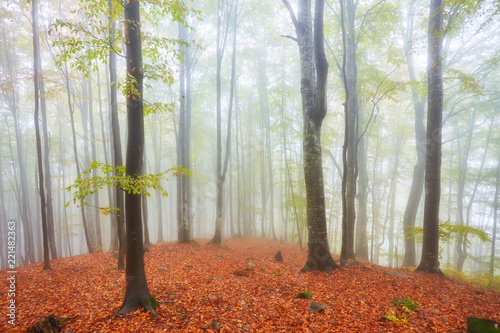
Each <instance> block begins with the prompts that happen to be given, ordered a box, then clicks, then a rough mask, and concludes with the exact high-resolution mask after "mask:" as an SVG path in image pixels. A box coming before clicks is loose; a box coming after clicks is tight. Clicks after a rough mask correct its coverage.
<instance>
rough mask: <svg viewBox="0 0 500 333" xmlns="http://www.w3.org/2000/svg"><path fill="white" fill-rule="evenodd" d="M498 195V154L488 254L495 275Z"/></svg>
mask: <svg viewBox="0 0 500 333" xmlns="http://www.w3.org/2000/svg"><path fill="white" fill-rule="evenodd" d="M499 195H500V154H499V155H498V160H497V175H496V181H495V198H494V199H493V232H492V234H491V256H490V274H491V276H495V274H494V273H495V251H496V238H497V223H498V205H499V201H500V200H499Z"/></svg>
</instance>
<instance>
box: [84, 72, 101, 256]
mask: <svg viewBox="0 0 500 333" xmlns="http://www.w3.org/2000/svg"><path fill="white" fill-rule="evenodd" d="M97 75H99V73H98V74H97ZM87 84H88V97H89V98H88V104H89V131H90V153H91V156H92V161H97V151H96V145H95V143H96V141H97V140H96V135H95V128H94V103H93V97H92V78H91V76H90V74H89V79H88V80H87ZM103 140H104V138H103ZM92 177H97V169H93V170H92ZM92 202H94V207H93V209H92V215H91V216H92V217H93V220H94V221H93V223H94V224H95V234H94V235H93V237H95V242H96V250H97V251H98V252H102V251H103V248H102V235H101V214H99V210H98V209H97V207H99V191H97V192H95V193H94V194H93V198H92Z"/></svg>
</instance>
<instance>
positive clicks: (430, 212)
mask: <svg viewBox="0 0 500 333" xmlns="http://www.w3.org/2000/svg"><path fill="white" fill-rule="evenodd" d="M443 35H444V34H443V0H431V2H430V10H429V26H428V36H427V42H428V45H429V46H428V51H427V89H428V97H427V105H428V106H427V108H428V114H427V144H426V157H425V158H426V165H425V204H424V231H423V232H424V235H423V236H424V239H423V245H422V259H421V261H420V264H419V265H418V267H417V269H416V270H417V271H423V272H426V273H436V274H438V275H443V273H442V272H441V269H440V268H439V202H440V198H441V155H442V147H441V146H442V130H443V68H442V50H443Z"/></svg>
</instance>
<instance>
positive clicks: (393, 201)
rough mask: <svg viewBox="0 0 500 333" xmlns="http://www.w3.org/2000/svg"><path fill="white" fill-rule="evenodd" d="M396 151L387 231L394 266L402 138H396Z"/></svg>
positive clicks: (391, 264)
mask: <svg viewBox="0 0 500 333" xmlns="http://www.w3.org/2000/svg"><path fill="white" fill-rule="evenodd" d="M395 149H396V150H395V152H394V167H393V169H392V171H391V172H392V177H391V190H390V193H391V195H390V198H389V216H388V218H389V231H388V232H387V238H388V241H389V267H394V265H393V260H394V252H393V250H394V218H395V216H394V210H395V208H396V190H397V184H398V172H399V170H398V169H399V153H400V152H401V138H400V137H398V138H396V147H395Z"/></svg>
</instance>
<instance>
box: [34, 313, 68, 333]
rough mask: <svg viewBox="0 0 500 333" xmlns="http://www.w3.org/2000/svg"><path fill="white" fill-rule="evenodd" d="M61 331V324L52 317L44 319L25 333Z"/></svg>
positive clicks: (57, 332)
mask: <svg viewBox="0 0 500 333" xmlns="http://www.w3.org/2000/svg"><path fill="white" fill-rule="evenodd" d="M61 331H62V328H61V324H59V321H57V320H56V319H55V318H54V316H53V315H50V316H48V317H45V319H44V320H42V321H39V322H38V323H36V324H35V325H33V326H31V327H29V328H28V330H27V331H26V333H59V332H61Z"/></svg>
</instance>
